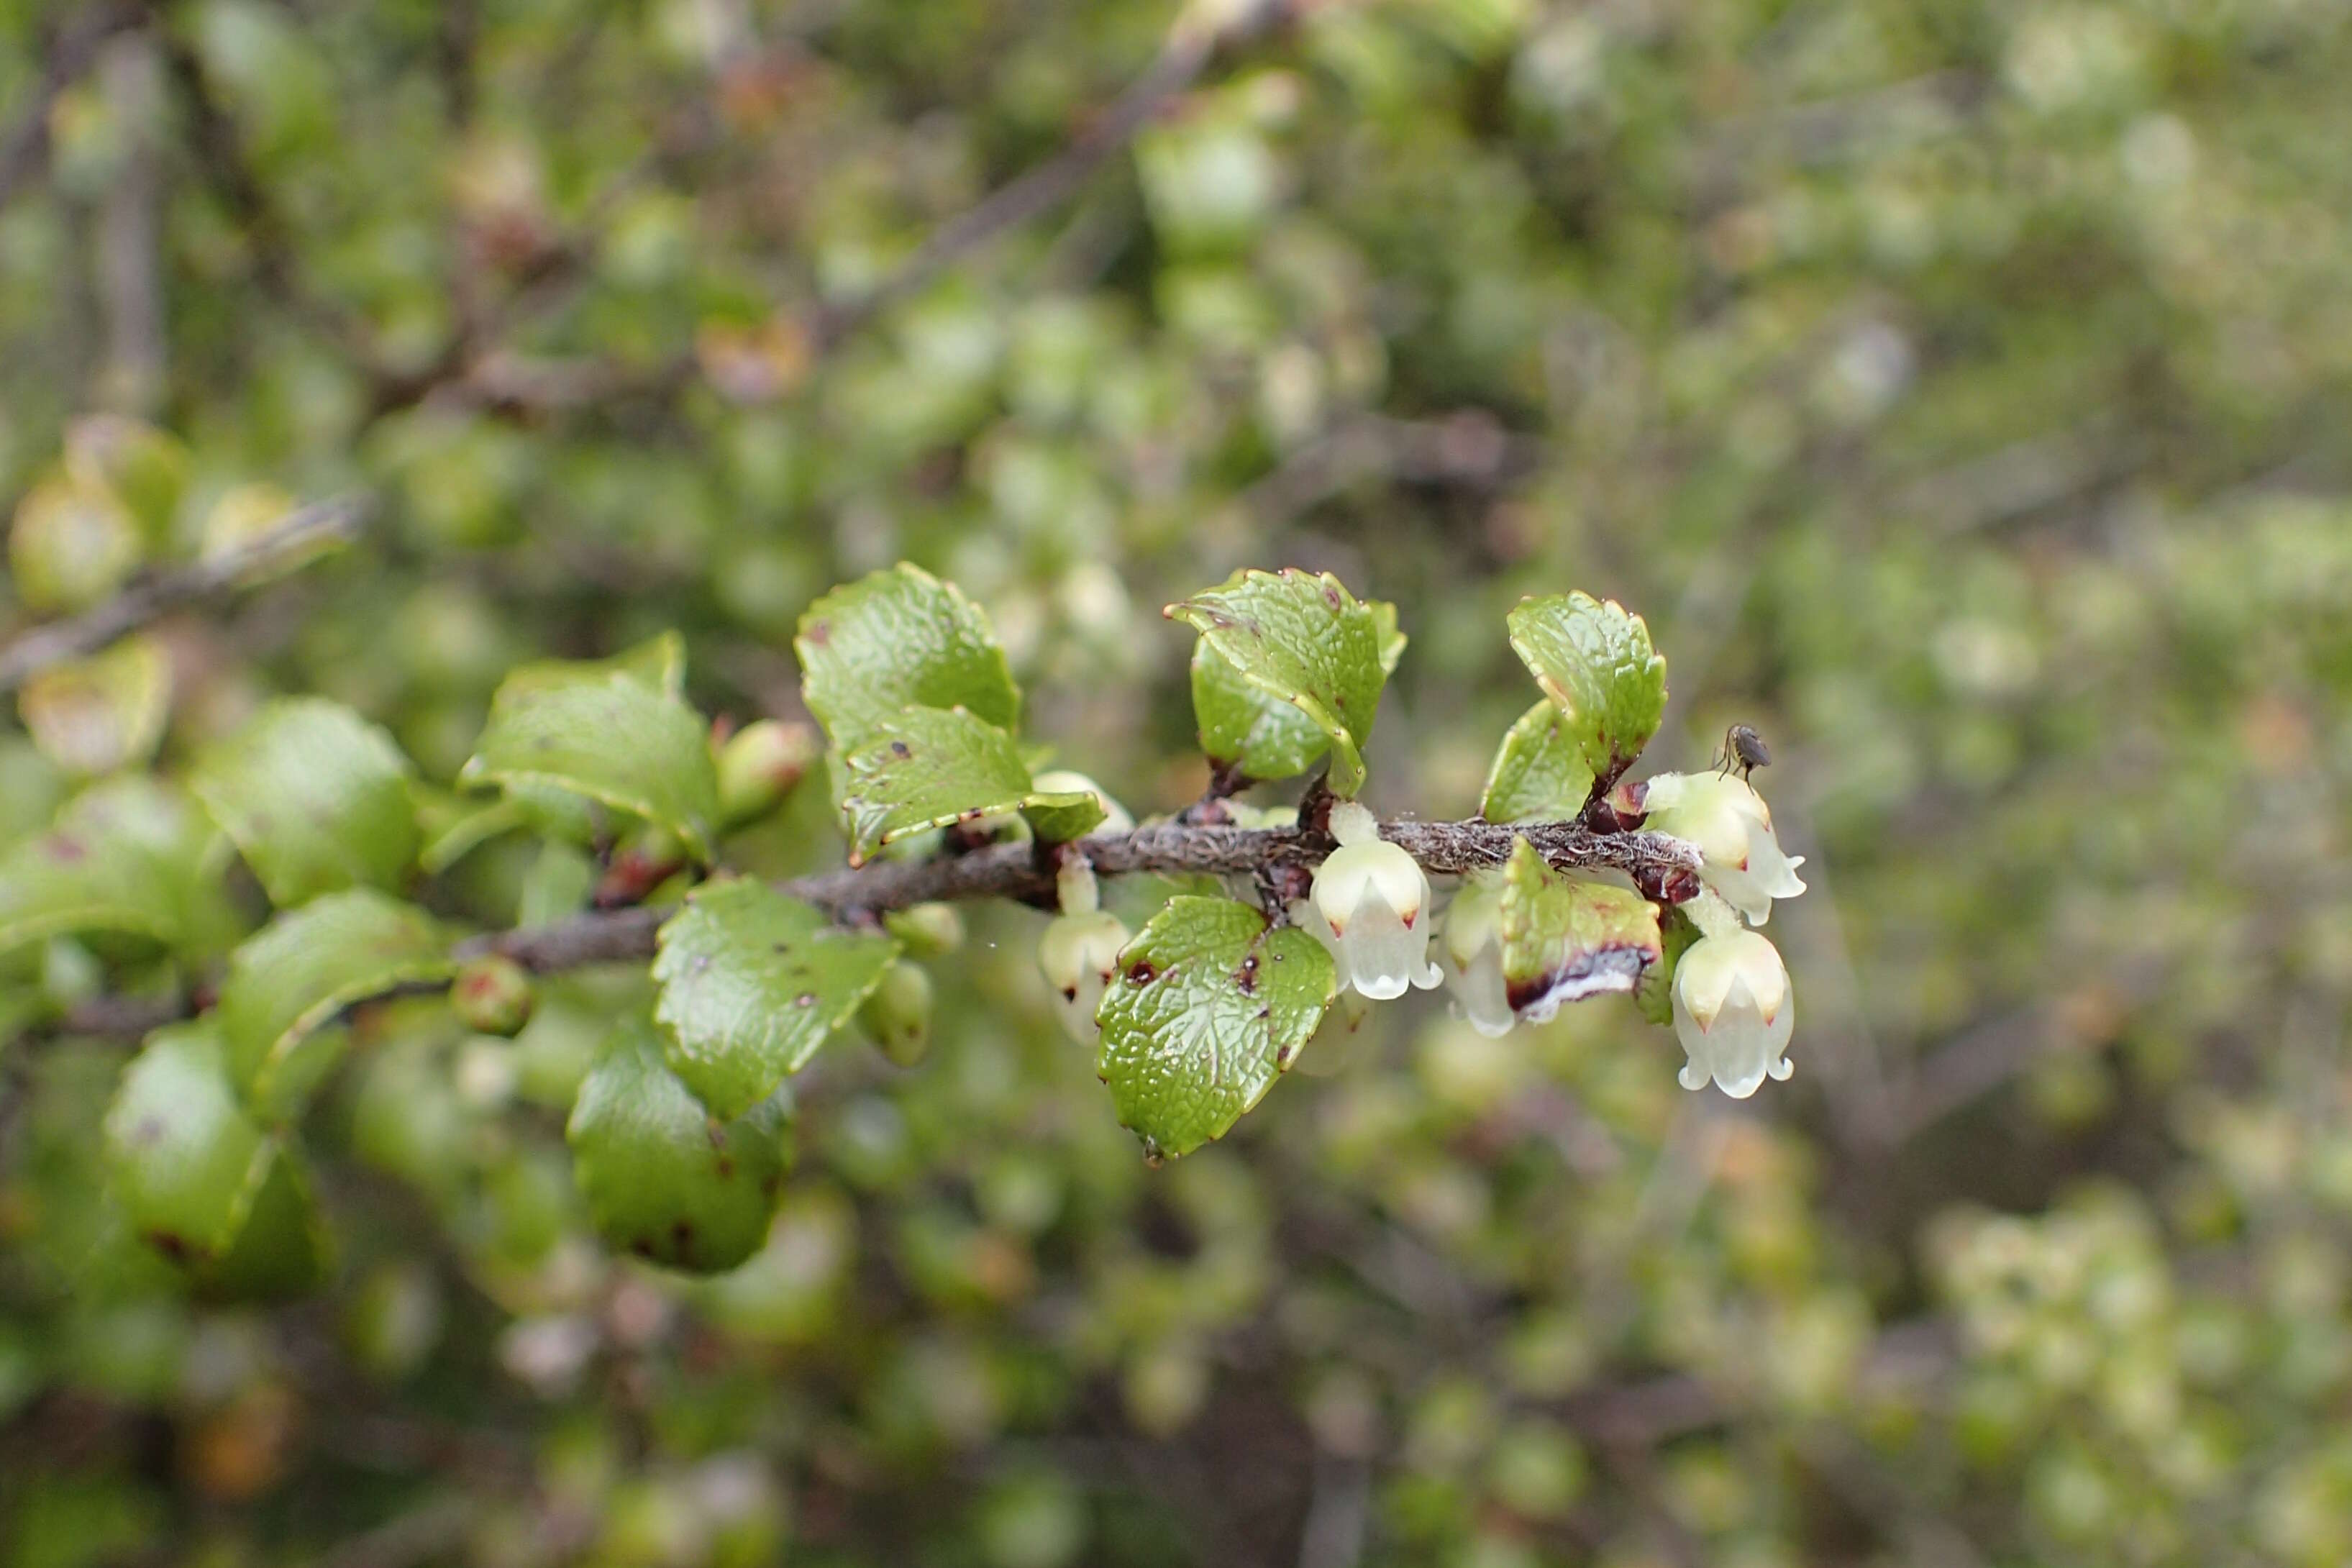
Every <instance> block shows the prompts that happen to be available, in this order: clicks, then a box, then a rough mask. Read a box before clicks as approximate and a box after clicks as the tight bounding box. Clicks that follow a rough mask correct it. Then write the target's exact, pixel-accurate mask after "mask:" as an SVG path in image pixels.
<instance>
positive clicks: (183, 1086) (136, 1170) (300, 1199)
mask: <svg viewBox="0 0 2352 1568" xmlns="http://www.w3.org/2000/svg"><path fill="white" fill-rule="evenodd" d="M105 1139H106V1159H107V1166H108V1169H109V1172H110V1176H111V1184H112V1186H113V1190H114V1195H115V1198H116V1201H117V1202H118V1203H119V1204H120V1205H121V1211H122V1214H123V1216H124V1218H126V1219H127V1220H128V1221H129V1222H130V1225H131V1230H132V1232H133V1233H134V1234H136V1235H137V1236H138V1237H139V1238H140V1239H141V1240H142V1241H144V1242H145V1243H146V1244H147V1245H148V1246H149V1247H152V1248H153V1249H154V1250H155V1251H156V1252H158V1253H160V1254H162V1255H163V1257H164V1258H167V1259H169V1260H170V1261H171V1262H172V1263H173V1264H174V1265H175V1266H177V1267H178V1268H180V1269H181V1270H182V1271H183V1272H184V1274H185V1275H186V1276H187V1277H188V1279H189V1280H190V1282H191V1283H192V1284H194V1286H195V1287H196V1289H197V1291H198V1293H199V1294H201V1295H205V1296H207V1297H212V1298H220V1299H229V1300H262V1299H270V1298H279V1297H285V1296H289V1295H293V1294H297V1293H299V1292H300V1291H303V1290H307V1289H310V1288H311V1287H312V1286H314V1285H315V1284H317V1283H318V1281H319V1279H320V1278H321V1276H322V1275H323V1273H324V1262H325V1256H326V1237H325V1236H324V1234H323V1233H322V1232H321V1231H320V1226H319V1218H318V1211H317V1206H316V1205H315V1204H314V1203H313V1202H312V1201H311V1197H310V1186H309V1184H308V1183H307V1182H306V1181H305V1180H304V1179H303V1177H302V1174H301V1172H300V1170H299V1167H298V1164H297V1162H296V1160H295V1157H294V1153H293V1152H292V1150H290V1149H289V1148H288V1147H287V1146H286V1144H285V1142H283V1141H282V1140H280V1139H278V1138H275V1137H272V1136H270V1135H269V1134H268V1133H267V1132H265V1131H262V1129H261V1128H260V1126H259V1125H258V1124H257V1123H256V1122H255V1121H254V1120H253V1118H252V1117H251V1116H250V1115H249V1114H247V1110H246V1109H245V1107H244V1105H243V1104H242V1103H240V1102H239V1100H238V1099H237V1096H236V1089H234V1088H233V1087H232V1086H231V1085H230V1083H229V1079H228V1075H227V1070H226V1064H225V1062H224V1060H223V1052H222V1049H221V1043H220V1039H219V1037H218V1033H217V1030H216V1028H215V1025H214V1024H213V1022H212V1021H211V1020H209V1019H205V1020H198V1021H197V1022H194V1023H190V1024H181V1025H175V1026H171V1027H169V1028H164V1029H159V1030H157V1031H156V1032H155V1033H154V1034H153V1035H151V1036H149V1037H148V1039H147V1044H146V1046H145V1047H144V1048H143V1049H142V1050H141V1051H140V1053H139V1055H138V1056H137V1057H135V1058H132V1060H131V1065H130V1066H129V1067H128V1068H125V1069H124V1071H123V1075H122V1082H121V1087H120V1088H119V1089H117V1090H116V1092H115V1096H114V1101H113V1103H112V1105H110V1107H109V1108H108V1110H107V1113H106V1127H105Z"/></svg>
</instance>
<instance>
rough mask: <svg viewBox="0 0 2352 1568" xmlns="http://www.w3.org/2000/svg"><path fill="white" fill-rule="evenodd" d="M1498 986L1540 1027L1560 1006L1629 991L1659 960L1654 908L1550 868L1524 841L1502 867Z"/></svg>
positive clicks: (1630, 894) (1632, 895) (1624, 892)
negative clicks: (1500, 985)
mask: <svg viewBox="0 0 2352 1568" xmlns="http://www.w3.org/2000/svg"><path fill="white" fill-rule="evenodd" d="M1498 934H1499V935H1500V936H1501V938H1502V943H1503V986H1504V994H1505V996H1506V998H1507V1000H1508V1001H1509V1003H1510V1005H1511V1011H1512V1012H1514V1013H1516V1014H1517V1015H1518V1016H1519V1017H1520V1018H1522V1019H1524V1020H1526V1021H1527V1022H1528V1023H1532V1024H1540V1023H1543V1022H1544V1021H1546V1020H1547V1019H1549V1018H1550V1017H1551V1016H1552V1015H1553V1014H1555V1013H1557V1012H1558V1011H1559V1007H1560V1004H1562V1003H1563V1002H1579V1001H1582V1000H1583V999H1584V998H1585V997H1587V996H1598V995H1601V994H1604V993H1606V992H1612V991H1631V990H1633V988H1634V986H1635V985H1636V984H1638V983H1639V982H1640V980H1641V978H1642V973H1643V970H1645V969H1646V968H1648V967H1649V966H1650V965H1651V964H1654V963H1656V962H1657V961H1658V956H1659V935H1658V911H1657V907H1656V906H1655V905H1654V904H1652V903H1651V902H1649V900H1646V899H1644V898H1643V897H1642V896H1641V895H1640V894H1639V893H1636V892H1634V891H1633V889H1630V888H1620V887H1614V886H1612V885H1611V884H1609V883H1606V882H1593V881H1586V880H1583V879H1580V878H1576V877H1571V876H1568V875H1566V874H1563V873H1561V872H1559V871H1555V870H1553V869H1552V868H1550V867H1549V866H1547V865H1546V864H1544V859H1543V857H1542V856H1540V855H1538V854H1537V853H1536V848H1535V846H1534V845H1532V844H1530V843H1528V841H1527V840H1526V839H1524V838H1522V839H1520V840H1518V842H1517V844H1515V845H1514V846H1513V847H1512V849H1511V858H1510V860H1509V862H1508V863H1507V865H1506V866H1505V867H1504V868H1503V907H1502V912H1501V915H1500V917H1499V921H1498Z"/></svg>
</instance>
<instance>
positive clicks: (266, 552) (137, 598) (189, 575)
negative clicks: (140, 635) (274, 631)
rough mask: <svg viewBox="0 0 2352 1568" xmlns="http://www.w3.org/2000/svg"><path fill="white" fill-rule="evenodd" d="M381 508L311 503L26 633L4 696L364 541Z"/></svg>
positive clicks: (363, 501)
mask: <svg viewBox="0 0 2352 1568" xmlns="http://www.w3.org/2000/svg"><path fill="white" fill-rule="evenodd" d="M374 504H375V503H374V502H373V500H370V499H369V498H367V497H365V496H339V497H337V498H335V499H333V500H323V501H320V502H318V503H316V504H315V505H312V506H306V507H304V508H302V509H301V510H299V511H295V512H291V513H289V514H288V516H287V518H286V520H285V521H283V522H281V523H279V524H278V526H277V527H275V528H273V529H271V530H270V531H268V532H267V533H265V534H262V535H260V536H258V537H257V538H255V539H253V540H250V541H248V542H246V543H244V544H241V545H239V546H237V547H236V549H234V550H231V551H227V552H224V553H222V554H220V555H216V556H215V557H213V558H212V559H211V560H208V561H198V562H196V563H194V564H192V565H188V566H184V567H181V568H179V569H178V570H177V571H173V572H166V573H163V574H159V575H157V576H153V577H150V578H148V579H146V580H145V581H144V582H141V583H135V584H132V585H131V586H130V587H128V588H126V589H124V590H123V591H122V592H121V593H120V594H117V595H115V596H114V597H113V598H111V599H109V600H107V601H106V602H105V603H104V604H101V605H94V606H92V607H91V608H89V609H88V610H85V611H83V612H82V613H81V614H80V615H79V616H73V617H71V618H70V619H68V620H62V621H52V622H50V623H49V624H47V625H46V626H35V627H33V628H32V629H30V630H29V631H26V632H23V633H20V634H19V635H18V636H17V637H16V639H15V640H14V641H11V642H9V643H7V644H5V646H0V691H13V690H15V689H16V688H17V687H19V686H22V685H23V684H24V683H25V682H26V680H27V679H31V678H32V677H33V676H35V675H37V674H39V673H40V672H41V671H42V670H44V669H47V668H49V667H50V666H52V665H57V664H63V663H64V662H66V661H67V660H68V659H74V658H82V657H83V656H84V655H87V654H92V653H96V652H97V651H98V650H99V649H100V648H102V647H106V646H107V645H108V644H110V643H111V642H113V641H115V640H116V639H117V638H119V637H124V636H127V635H128V634H130V633H131V632H134V631H137V630H138V629H139V628H140V627H142V626H146V625H147V624H148V623H149V622H151V621H153V620H155V619H156V618H158V617H159V616H163V615H165V614H167V613H169V612H171V611H173V610H175V609H178V608H180V607H181V606H182V605H191V604H195V603H198V602H200V601H202V600H205V599H209V598H212V597H214V596H215V595H220V594H225V593H227V592H229V591H230V590H232V589H234V588H236V587H237V586H238V585H239V584H242V583H244V582H245V581H246V579H247V577H248V576H250V575H251V574H253V573H255V572H257V571H258V570H261V569H262V568H265V567H268V566H269V565H271V564H273V563H279V562H283V561H285V560H287V559H289V557H293V556H298V555H300V554H303V553H304V552H309V551H311V550H316V549H320V548H322V547H324V546H328V545H332V544H339V543H342V542H348V541H350V540H352V539H354V538H357V537H358V535H359V533H360V531H361V530H362V529H363V528H364V527H366V526H367V521H368V519H369V517H370V516H371V515H372V514H373V510H374Z"/></svg>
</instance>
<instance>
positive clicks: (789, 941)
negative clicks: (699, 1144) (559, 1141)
mask: <svg viewBox="0 0 2352 1568" xmlns="http://www.w3.org/2000/svg"><path fill="white" fill-rule="evenodd" d="M659 942H660V952H659V955H658V956H657V957H656V959H655V960H654V968H653V974H654V980H655V983H656V984H658V985H659V986H660V987H661V994H660V998H659V1000H658V1001H657V1002H656V1004H655V1007H654V1019H655V1022H656V1023H657V1024H659V1025H660V1026H661V1029H662V1032H663V1035H664V1037H665V1041H664V1048H665V1054H666V1056H667V1059H668V1062H669V1065H670V1067H671V1068H672V1070H674V1071H675V1072H676V1073H677V1076H678V1077H679V1078H680V1079H684V1080H685V1082H686V1084H687V1086H688V1088H689V1089H692V1090H693V1091H694V1092H695V1094H696V1095H697V1096H698V1097H699V1098H700V1099H701V1100H702V1102H703V1104H704V1105H706V1106H708V1107H709V1109H710V1110H711V1112H712V1113H713V1114H714V1115H717V1116H719V1117H721V1118H733V1117H737V1116H740V1115H742V1114H743V1113H744V1112H745V1111H747V1110H751V1107H753V1106H754V1105H757V1104H758V1103H759V1102H760V1101H761V1100H765V1099H767V1098H768V1096H769V1095H771V1094H772V1093H773V1092H775V1089H776V1086H777V1085H778V1084H780V1083H782V1081H783V1080H784V1079H786V1078H788V1077H790V1076H791V1075H792V1074H793V1073H796V1072H798V1071H800V1070H801V1068H804V1067H806V1066H807V1065H808V1063H809V1060H810V1058H813V1057H814V1056H815V1055H816V1053H817V1050H818V1048H819V1047H822V1046H823V1045H824V1042H825V1040H826V1038H827V1037H829V1036H831V1035H832V1033H833V1032H834V1031H835V1029H838V1028H840V1027H841V1026H843V1025H844V1024H845V1023H847V1022H848V1021H849V1020H850V1018H851V1017H852V1016H854V1015H855V1014H856V1011H857V1009H858V1006H859V1005H860V1004H862V1003H863V1002H864V1001H865V1000H866V996H867V995H868V994H871V993H872V992H873V990H874V987H875V986H876V984H878V983H879V982H880V980H881V978H882V973H883V971H884V970H886V969H887V968H888V967H889V964H890V961H891V960H892V959H893V958H894V957H896V956H897V954H898V942H895V941H894V940H892V939H891V938H889V937H887V936H883V935H880V934H878V933H875V932H867V931H845V930H843V929H841V928H840V927H837V926H835V925H834V924H833V923H832V922H831V921H828V920H827V919H826V918H825V917H824V914H823V913H822V912H820V911H819V910H815V909H813V908H811V907H810V906H809V905H807V904H804V903H802V902H801V901H800V900H797V899H789V898H786V897H785V896H784V895H783V894H782V893H779V892H777V891H775V890H774V889H772V888H769V887H767V886H765V885H764V884H762V883H760V882H755V881H751V880H748V879H739V880H734V881H727V882H719V883H717V884H715V885H712V886H709V887H705V888H701V889H697V890H696V891H695V892H693V893H691V894H689V895H688V897H687V900H686V907H685V908H684V909H682V910H679V911H678V912H677V914H676V915H675V916H673V917H671V919H670V920H669V921H668V923H667V924H665V925H664V926H663V927H662V929H661V934H660V937H659Z"/></svg>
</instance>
